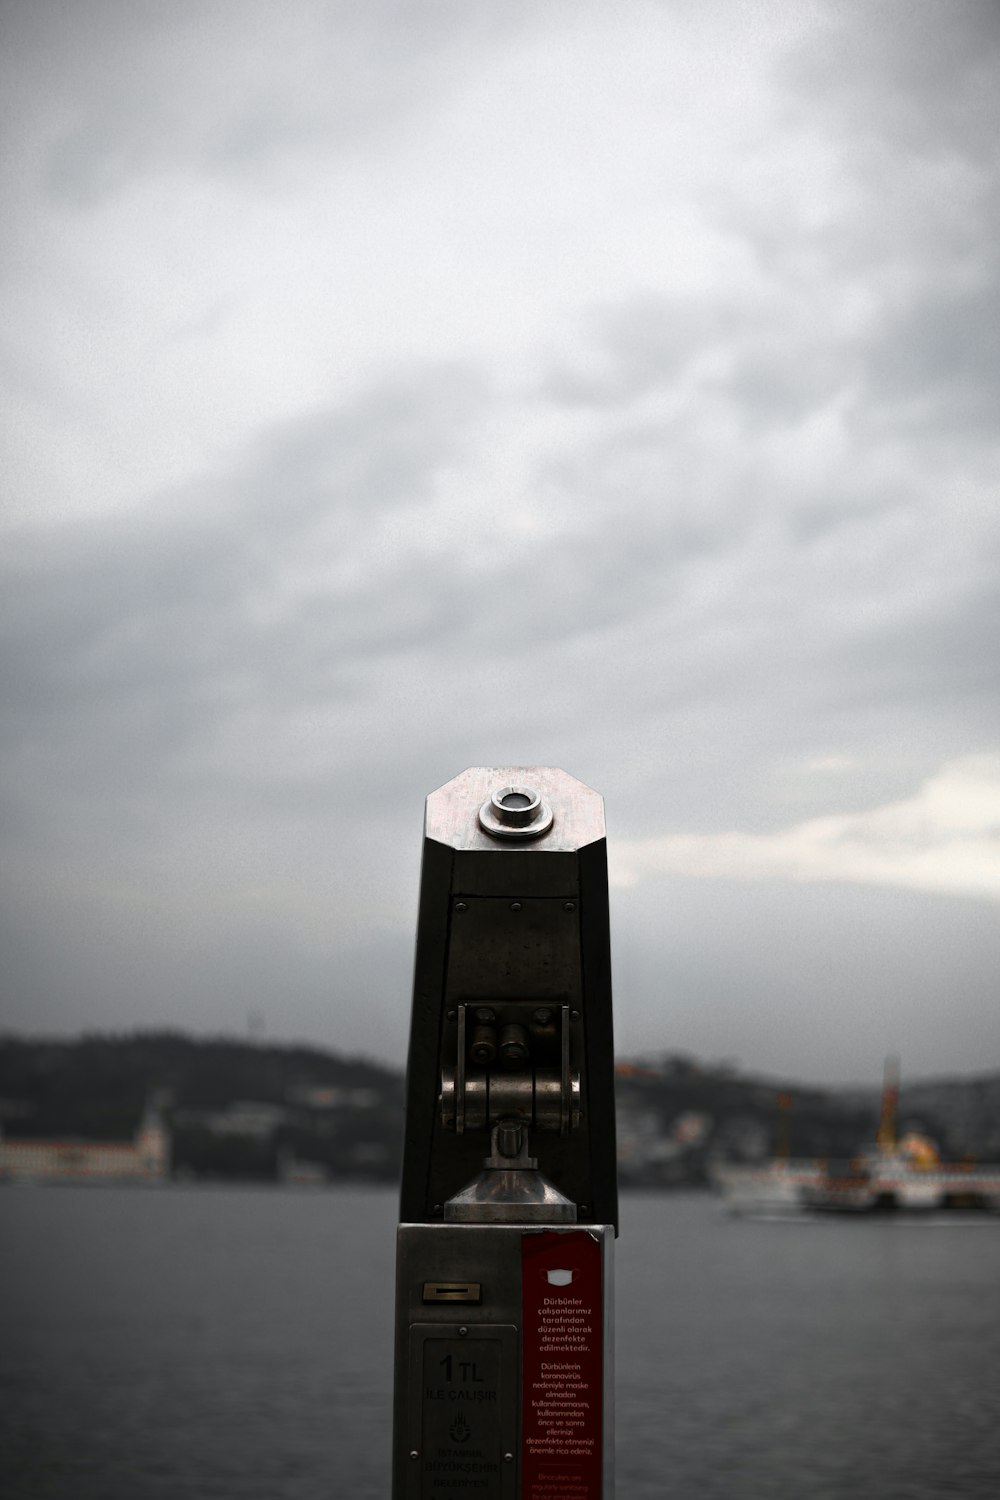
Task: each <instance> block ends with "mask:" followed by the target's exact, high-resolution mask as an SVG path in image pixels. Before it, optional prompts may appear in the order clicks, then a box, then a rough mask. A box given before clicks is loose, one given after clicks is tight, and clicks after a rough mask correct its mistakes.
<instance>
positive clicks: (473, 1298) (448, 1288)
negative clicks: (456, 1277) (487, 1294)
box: [424, 1281, 483, 1302]
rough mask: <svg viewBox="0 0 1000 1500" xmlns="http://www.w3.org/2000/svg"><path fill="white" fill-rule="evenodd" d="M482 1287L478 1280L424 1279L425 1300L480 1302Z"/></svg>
mask: <svg viewBox="0 0 1000 1500" xmlns="http://www.w3.org/2000/svg"><path fill="white" fill-rule="evenodd" d="M482 1300H483V1288H482V1284H481V1283H480V1282H478V1281H425V1282H424V1301H425V1302H482Z"/></svg>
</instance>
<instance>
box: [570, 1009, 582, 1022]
mask: <svg viewBox="0 0 1000 1500" xmlns="http://www.w3.org/2000/svg"><path fill="white" fill-rule="evenodd" d="M569 1018H570V1020H571V1021H579V1019H580V1012H579V1011H578V1010H571V1011H570V1013H569Z"/></svg>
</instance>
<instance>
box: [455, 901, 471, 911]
mask: <svg viewBox="0 0 1000 1500" xmlns="http://www.w3.org/2000/svg"><path fill="white" fill-rule="evenodd" d="M455 910H456V911H468V910H469V908H468V905H467V904H466V902H464V901H456V902H455Z"/></svg>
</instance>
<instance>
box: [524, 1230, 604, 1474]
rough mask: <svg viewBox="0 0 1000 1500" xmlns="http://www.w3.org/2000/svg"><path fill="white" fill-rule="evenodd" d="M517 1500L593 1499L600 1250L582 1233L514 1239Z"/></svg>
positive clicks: (598, 1417)
mask: <svg viewBox="0 0 1000 1500" xmlns="http://www.w3.org/2000/svg"><path fill="white" fill-rule="evenodd" d="M521 1288H522V1291H521V1297H522V1309H523V1315H524V1321H523V1324H522V1330H523V1331H522V1376H523V1381H522V1390H523V1401H524V1406H523V1411H522V1414H521V1430H522V1449H521V1482H522V1494H523V1497H524V1500H600V1496H601V1465H602V1457H603V1455H602V1442H601V1428H602V1419H603V1413H602V1381H603V1351H602V1337H603V1298H602V1288H601V1246H600V1242H599V1241H598V1240H596V1239H595V1238H594V1237H593V1235H590V1234H587V1233H586V1232H585V1231H584V1230H570V1231H568V1232H566V1233H563V1234H559V1233H556V1232H555V1231H546V1232H543V1233H542V1234H525V1235H522V1237H521Z"/></svg>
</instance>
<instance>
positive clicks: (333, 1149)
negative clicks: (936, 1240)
mask: <svg viewBox="0 0 1000 1500" xmlns="http://www.w3.org/2000/svg"><path fill="white" fill-rule="evenodd" d="M617 1097H618V1142H619V1162H620V1171H621V1178H622V1182H623V1184H624V1185H629V1184H634V1185H637V1186H650V1187H671V1186H681V1185H696V1184H699V1183H703V1182H704V1181H705V1180H706V1172H707V1166H708V1163H709V1161H710V1160H712V1159H713V1158H717V1157H720V1156H721V1157H726V1158H731V1159H737V1160H755V1159H761V1158H764V1157H767V1156H770V1155H772V1154H773V1153H774V1152H776V1151H787V1152H788V1153H789V1154H791V1155H793V1156H802V1157H814V1156H822V1157H849V1156H851V1155H853V1154H854V1152H856V1151H857V1150H858V1148H859V1147H860V1146H861V1145H863V1144H864V1143H865V1142H868V1141H871V1140H872V1139H873V1138H874V1135H875V1130H876V1126H877V1123H878V1115H879V1090H878V1089H877V1088H875V1087H873V1088H872V1089H870V1090H856V1089H855V1090H848V1089H818V1088H814V1087H806V1086H803V1085H800V1084H796V1083H795V1082H793V1081H787V1080H774V1079H761V1078H753V1077H745V1076H741V1075H739V1074H738V1073H736V1072H735V1070H733V1069H731V1068H727V1067H725V1066H721V1065H720V1066H713V1065H707V1064H702V1063H699V1062H698V1061H697V1060H695V1059H693V1058H689V1057H683V1056H676V1055H674V1056H667V1057H663V1058H635V1059H632V1060H630V1061H622V1062H620V1063H619V1066H618V1070H617ZM149 1105H154V1106H155V1107H156V1108H157V1109H158V1110H159V1112H160V1113H161V1114H162V1116H163V1117H164V1119H165V1121H166V1123H167V1124H168V1125H169V1127H170V1130H171V1136H172V1142H173V1168H174V1171H175V1173H176V1174H178V1175H180V1176H198V1177H206V1176H207V1177H212V1176H216V1177H243V1178H254V1179H258V1180H261V1181H274V1180H281V1179H283V1180H291V1181H317V1182H322V1181H329V1180H336V1179H338V1178H345V1177H347V1178H350V1177H363V1178H375V1179H379V1180H383V1181H393V1180H395V1179H396V1177H397V1176H398V1173H399V1167H400V1150H401V1142H402V1130H403V1079H402V1075H401V1074H400V1073H399V1072H398V1071H395V1070H393V1069H390V1068H386V1067H382V1066H380V1065H379V1064H377V1063H374V1062H370V1061H367V1060H365V1059H360V1058H347V1057H341V1056H338V1055H337V1054H335V1053H331V1052H326V1051H324V1050H322V1049H321V1048H318V1047H303V1046H281V1045H278V1044H275V1043H268V1044H264V1043H258V1042H249V1041H236V1040H231V1039H225V1038H219V1039H207V1040H203V1039H196V1038H194V1037H189V1036H182V1035H179V1034H177V1033H173V1032H158V1033H137V1034H134V1035H125V1036H102V1035H91V1036H84V1037H80V1038H78V1039H75V1040H71V1041H46V1040H38V1039H31V1038H24V1037H15V1036H6V1037H0V1125H2V1127H3V1130H4V1133H5V1134H6V1135H7V1136H8V1137H12V1138H17V1137H47V1138H53V1137H60V1138H70V1139H72V1138H76V1139H84V1140H115V1139H118V1140H124V1139H127V1138H129V1137H130V1136H131V1135H132V1133H133V1132H134V1130H135V1129H136V1126H137V1124H138V1121H139V1119H140V1117H141V1115H142V1112H143V1109H144V1108H146V1107H147V1106H149ZM899 1124H900V1128H901V1130H905V1129H911V1128H919V1129H921V1130H922V1131H924V1132H925V1133H926V1134H928V1135H930V1136H931V1137H932V1138H933V1139H934V1140H935V1141H937V1143H938V1145H939V1147H940V1148H941V1151H942V1154H943V1155H944V1156H945V1157H946V1158H949V1159H958V1158H960V1157H963V1156H971V1157H974V1158H978V1159H979V1160H1000V1075H997V1074H993V1075H988V1076H984V1077H980V1078H972V1079H941V1080H930V1081H920V1080H917V1081H912V1082H907V1081H906V1080H904V1083H903V1088H902V1091H901V1097H900V1106H899Z"/></svg>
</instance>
